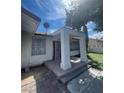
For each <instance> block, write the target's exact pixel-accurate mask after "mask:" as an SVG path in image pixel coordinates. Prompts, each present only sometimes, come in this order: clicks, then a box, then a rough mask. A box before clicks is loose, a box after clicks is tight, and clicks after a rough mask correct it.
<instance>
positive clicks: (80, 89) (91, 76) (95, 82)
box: [67, 70, 103, 93]
mask: <svg viewBox="0 0 124 93" xmlns="http://www.w3.org/2000/svg"><path fill="white" fill-rule="evenodd" d="M67 87H68V89H69V90H70V91H71V93H103V77H102V75H101V74H100V73H99V72H98V71H96V72H95V71H93V70H92V71H86V72H84V73H83V74H81V75H80V76H78V77H77V78H75V79H74V80H72V81H70V82H69V83H68V85H67Z"/></svg>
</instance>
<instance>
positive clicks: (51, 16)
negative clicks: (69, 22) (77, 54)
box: [21, 0, 96, 38]
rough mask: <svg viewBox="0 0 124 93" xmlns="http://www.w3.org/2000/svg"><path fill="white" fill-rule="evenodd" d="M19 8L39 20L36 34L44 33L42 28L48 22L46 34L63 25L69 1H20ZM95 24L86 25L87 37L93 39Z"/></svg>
mask: <svg viewBox="0 0 124 93" xmlns="http://www.w3.org/2000/svg"><path fill="white" fill-rule="evenodd" d="M21 1H22V4H21V6H22V7H23V8H25V9H27V10H28V11H30V12H32V13H33V14H35V15H36V16H38V17H40V18H41V22H40V25H39V27H38V29H37V32H45V29H44V27H43V23H44V22H48V23H49V24H50V27H49V29H48V32H54V31H57V29H59V28H61V27H63V26H64V25H65V18H66V14H65V8H68V3H69V0H21ZM95 26H96V25H95V23H93V22H89V23H88V24H87V27H88V33H89V37H91V38H93V37H94V36H95V35H96V32H94V31H92V30H93V29H94V28H95Z"/></svg>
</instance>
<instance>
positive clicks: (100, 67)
mask: <svg viewBox="0 0 124 93" xmlns="http://www.w3.org/2000/svg"><path fill="white" fill-rule="evenodd" d="M87 57H88V59H90V60H91V66H92V67H93V68H95V69H98V70H103V64H102V63H99V62H97V61H95V60H93V59H92V58H91V57H90V56H89V55H87Z"/></svg>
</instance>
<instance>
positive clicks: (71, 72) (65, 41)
mask: <svg viewBox="0 0 124 93" xmlns="http://www.w3.org/2000/svg"><path fill="white" fill-rule="evenodd" d="M72 39H75V40H78V41H79V48H78V50H79V52H80V53H79V54H80V56H79V57H74V56H73V54H71V49H70V47H71V44H70V42H71V41H72ZM54 41H59V42H60V47H59V48H60V49H58V50H56V51H57V54H56V57H55V59H54V60H53V61H49V62H45V65H46V66H47V67H48V68H49V69H50V70H52V71H53V72H54V73H55V74H56V76H57V77H58V78H59V79H60V80H61V81H62V82H63V83H66V82H67V81H69V80H71V79H73V78H74V77H75V76H77V75H79V74H80V73H82V72H83V71H84V70H86V69H88V64H89V63H90V62H88V59H87V55H86V47H85V36H84V33H83V32H78V31H75V30H72V29H71V28H69V27H64V28H62V29H60V30H59V31H57V32H55V33H54ZM57 48H58V47H55V49H57ZM58 51H61V52H58ZM54 55H55V54H54Z"/></svg>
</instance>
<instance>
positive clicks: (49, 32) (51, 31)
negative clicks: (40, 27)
mask: <svg viewBox="0 0 124 93" xmlns="http://www.w3.org/2000/svg"><path fill="white" fill-rule="evenodd" d="M56 30H57V29H49V31H48V34H51V33H54V32H55V31H56Z"/></svg>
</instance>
